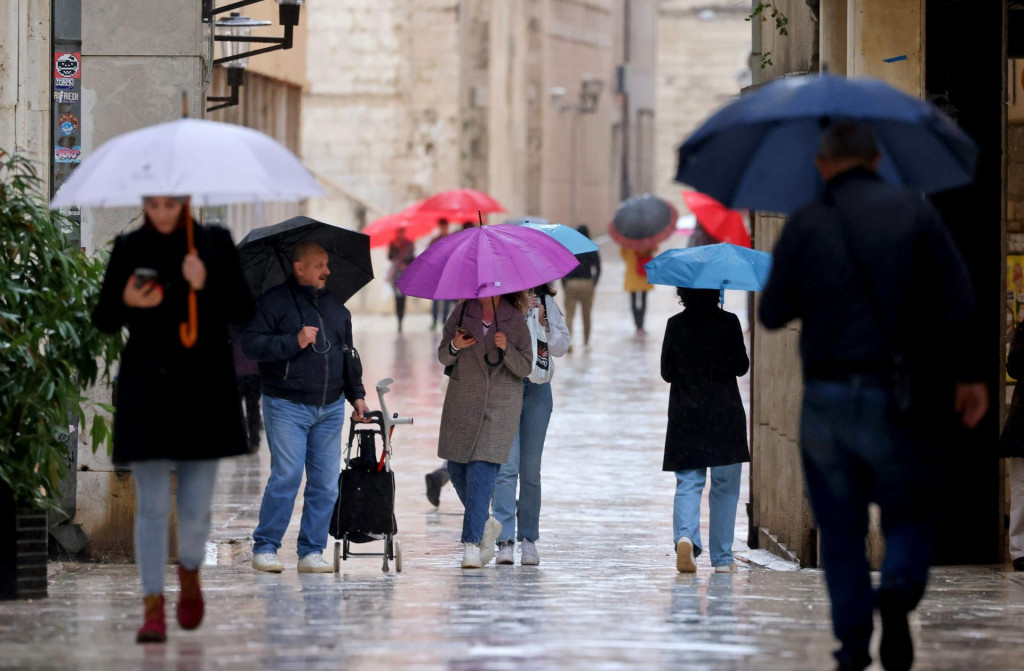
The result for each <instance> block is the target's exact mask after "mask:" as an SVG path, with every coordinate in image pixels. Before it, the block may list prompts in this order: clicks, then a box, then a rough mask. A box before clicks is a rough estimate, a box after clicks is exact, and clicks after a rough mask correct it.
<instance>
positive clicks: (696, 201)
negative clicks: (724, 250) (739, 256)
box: [683, 191, 750, 247]
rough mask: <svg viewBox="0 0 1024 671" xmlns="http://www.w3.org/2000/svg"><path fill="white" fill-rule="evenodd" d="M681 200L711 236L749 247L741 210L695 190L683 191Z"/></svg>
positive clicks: (748, 236) (748, 237)
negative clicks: (738, 210) (731, 207)
mask: <svg viewBox="0 0 1024 671" xmlns="http://www.w3.org/2000/svg"><path fill="white" fill-rule="evenodd" d="M683 200H684V201H685V202H686V206H687V207H688V208H690V212H693V216H695V217H697V221H699V222H700V225H701V226H703V227H704V230H705V231H707V232H708V234H710V235H711V237H713V238H714V239H716V240H719V241H720V242H729V243H732V244H734V245H737V246H739V247H750V233H749V232H748V231H747V227H746V225H744V223H743V213H742V212H737V211H736V210H730V209H729V208H728V207H726V206H725V205H722V204H721V203H719V202H718V201H717V200H715V199H714V198H712V197H711V196H708V195H706V194H703V193H700V192H697V191H684V192H683Z"/></svg>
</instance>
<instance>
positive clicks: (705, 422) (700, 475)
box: [661, 288, 750, 573]
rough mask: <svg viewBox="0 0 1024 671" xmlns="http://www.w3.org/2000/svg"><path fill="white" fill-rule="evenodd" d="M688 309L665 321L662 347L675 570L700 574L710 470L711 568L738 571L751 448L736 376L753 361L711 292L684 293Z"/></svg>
mask: <svg viewBox="0 0 1024 671" xmlns="http://www.w3.org/2000/svg"><path fill="white" fill-rule="evenodd" d="M678 293H679V298H680V299H681V300H682V303H683V305H684V306H685V308H686V309H685V310H683V311H682V312H681V313H679V314H678V315H676V316H675V317H672V318H671V319H669V320H668V326H667V327H666V329H665V342H664V345H663V346H662V350H661V377H662V378H663V379H664V380H665V382H668V383H669V384H671V385H672V387H671V391H670V392H669V405H668V431H667V433H666V435H665V460H664V463H663V465H662V470H665V471H674V472H675V474H676V496H675V507H674V514H673V536H674V541H675V546H676V568H677V569H678V570H679V571H680V572H683V573H693V572H695V571H696V570H697V565H696V561H695V558H696V557H698V556H700V554H701V552H702V551H703V545H702V544H701V538H700V502H701V495H702V493H703V491H704V486H705V484H706V483H707V472H708V469H711V492H710V506H711V529H710V538H709V539H708V541H709V546H710V550H711V565H712V566H714V567H715V571H716V572H720V573H731V572H733V571H735V569H736V564H735V562H734V560H733V554H732V542H733V534H734V530H735V527H736V506H737V504H738V503H739V496H740V478H741V472H742V469H743V466H742V464H743V462H745V461H750V452H749V451H748V450H747V422H746V413H745V412H744V410H743V401H742V399H741V398H740V389H739V384H738V383H737V382H736V378H737V377H740V376H742V375H745V374H746V373H747V370H748V369H749V368H750V359H749V358H748V357H747V350H746V346H745V345H744V343H743V328H742V327H741V326H740V321H739V319H737V318H736V315H734V314H732V313H731V312H726V311H725V310H722V309H720V308H719V307H718V297H719V292H718V291H717V290H714V289H711V290H709V289H682V288H681V289H679V290H678Z"/></svg>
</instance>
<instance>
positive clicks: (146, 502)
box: [132, 459, 217, 596]
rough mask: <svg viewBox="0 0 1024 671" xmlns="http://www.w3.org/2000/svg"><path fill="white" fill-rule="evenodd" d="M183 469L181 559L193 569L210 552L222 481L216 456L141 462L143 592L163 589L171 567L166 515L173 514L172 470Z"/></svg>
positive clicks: (138, 538) (138, 524)
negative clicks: (215, 496) (216, 498)
mask: <svg viewBox="0 0 1024 671" xmlns="http://www.w3.org/2000/svg"><path fill="white" fill-rule="evenodd" d="M172 468H173V469H176V470H177V473H178V496H177V503H178V510H177V515H178V563H179V564H181V565H182V566H183V567H184V568H186V569H188V570H189V571H194V570H196V569H197V568H199V565H200V564H202V563H203V558H204V557H205V556H206V541H207V540H209V538H210V503H211V501H212V500H213V487H214V484H215V483H216V481H217V460H216V459H212V460H208V461H207V460H204V461H167V460H164V459H158V460H153V461H136V462H133V463H132V473H133V475H134V477H135V499H136V505H135V563H136V564H137V565H138V567H139V577H140V578H142V595H143V596H149V595H150V594H161V593H163V591H164V570H165V569H166V567H167V517H168V515H170V512H171V469H172Z"/></svg>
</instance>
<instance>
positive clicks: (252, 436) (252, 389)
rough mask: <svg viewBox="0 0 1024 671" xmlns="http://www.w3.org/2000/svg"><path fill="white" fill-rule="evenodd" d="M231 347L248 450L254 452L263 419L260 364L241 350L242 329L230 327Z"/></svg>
mask: <svg viewBox="0 0 1024 671" xmlns="http://www.w3.org/2000/svg"><path fill="white" fill-rule="evenodd" d="M231 348H232V353H233V355H234V359H235V376H236V377H237V378H238V395H239V396H240V397H241V402H242V412H243V415H244V416H245V433H246V438H247V440H248V441H249V451H250V452H256V451H257V450H259V447H260V431H261V430H262V428H263V419H262V418H261V417H260V396H262V395H263V383H262V382H260V366H259V364H258V363H257V362H256V361H254V360H253V359H250V358H249V357H248V356H246V354H245V352H244V351H242V329H240V328H232V329H231Z"/></svg>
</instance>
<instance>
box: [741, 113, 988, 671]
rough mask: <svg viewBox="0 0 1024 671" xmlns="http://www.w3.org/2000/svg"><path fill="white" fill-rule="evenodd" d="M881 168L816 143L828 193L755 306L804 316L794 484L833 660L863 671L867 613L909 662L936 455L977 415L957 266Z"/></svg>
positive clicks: (864, 135) (893, 662)
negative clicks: (871, 539)
mask: <svg viewBox="0 0 1024 671" xmlns="http://www.w3.org/2000/svg"><path fill="white" fill-rule="evenodd" d="M880 160H881V154H880V153H879V150H878V144H877V140H876V138H875V133H874V130H873V129H872V128H871V126H869V125H866V124H864V123H861V122H850V121H839V122H834V123H833V124H832V125H830V126H828V127H827V128H826V129H825V130H824V131H823V132H822V134H821V138H820V145H819V149H818V156H817V159H816V163H817V166H818V170H819V171H820V173H821V175H822V177H823V178H824V179H825V182H826V187H825V193H824V196H823V197H822V198H821V199H820V200H817V201H813V202H811V203H809V204H808V205H806V206H804V207H803V208H801V209H800V210H798V211H797V212H796V213H795V214H794V215H793V216H792V217H791V218H790V220H789V222H788V223H787V224H786V226H785V228H784V229H783V231H782V235H781V236H780V238H779V241H778V243H777V244H776V246H775V256H774V263H773V265H772V271H771V276H770V278H769V280H768V285H767V286H766V287H765V291H764V295H763V297H762V301H761V321H762V322H763V323H764V325H765V326H766V327H767V328H769V329H780V328H783V327H784V326H785V325H786V324H788V323H789V322H791V321H793V320H797V319H799V320H801V325H802V330H801V336H800V354H801V358H802V359H803V373H804V381H805V385H804V398H803V415H802V418H801V426H800V450H801V455H802V459H803V466H804V475H805V477H806V479H807V493H808V495H809V498H810V501H811V507H812V509H813V510H814V516H815V520H816V521H817V524H818V528H819V530H820V536H819V540H820V543H821V560H822V564H823V566H824V569H825V581H826V584H827V586H828V592H829V597H830V598H831V600H832V623H833V631H834V633H835V636H836V638H837V639H839V642H840V645H841V648H840V649H839V650H838V651H837V652H836V653H835V655H836V659H837V660H838V662H839V667H840V669H844V670H845V669H854V670H858V671H859V670H860V669H864V668H867V667H868V666H869V665H870V664H871V655H870V653H869V644H870V642H871V633H872V629H873V611H874V609H875V608H876V607H877V608H878V610H879V611H880V613H881V619H882V643H881V646H880V648H879V654H880V656H881V660H882V665H883V666H884V667H885V668H886V670H887V671H894V670H895V671H899V670H906V669H909V668H910V667H911V666H912V665H913V659H914V649H913V640H912V639H911V635H910V629H909V626H908V623H907V616H908V614H909V613H910V612H911V611H913V610H914V609H915V608H916V607H917V604H918V603H919V602H920V600H921V597H922V596H923V595H924V590H925V585H926V583H927V581H928V567H929V564H930V562H931V548H932V540H933V536H934V532H935V526H934V525H935V522H936V520H935V519H934V505H933V497H934V496H935V495H936V493H937V492H936V484H937V476H936V473H935V469H934V465H935V451H934V449H935V445H934V443H935V442H936V441H937V440H939V439H941V438H940V436H941V434H943V433H947V434H948V433H949V430H950V423H951V421H952V419H954V417H953V413H954V411H956V412H957V413H959V414H960V415H961V421H962V423H963V424H964V425H965V426H967V427H973V426H975V425H977V423H978V422H980V421H981V419H982V417H983V416H984V415H985V413H986V411H987V409H988V392H987V388H986V387H985V385H984V384H983V383H980V382H977V381H978V380H981V379H982V376H983V371H984V361H983V360H981V361H979V360H978V359H979V357H978V356H977V355H976V354H975V353H976V352H979V351H984V348H983V347H981V346H978V345H977V344H976V343H975V342H974V340H975V338H974V335H973V323H972V320H973V318H974V310H975V303H974V292H973V290H972V288H971V284H970V280H969V278H968V275H967V269H966V267H965V265H964V262H963V259H962V258H961V256H960V253H959V251H957V249H956V247H955V245H954V244H953V240H952V238H951V236H950V235H949V232H948V231H947V230H946V228H945V226H944V225H943V223H942V220H941V217H940V216H939V213H938V212H937V211H936V210H935V208H934V207H932V205H931V203H930V202H929V201H928V199H927V198H925V197H924V196H923V195H922V194H921V193H920V192H917V191H913V190H911V189H906V188H902V187H898V186H894V185H891V184H888V183H886V182H884V181H883V180H882V179H881V178H880V177H879V176H878V174H877V169H878V165H879V161H880ZM921 324H928V335H927V337H926V338H922V337H921V331H920V326H921ZM870 502H875V503H877V504H878V506H879V508H880V509H881V513H882V535H883V537H884V540H885V561H884V563H883V565H882V576H881V582H880V584H879V587H878V590H877V592H876V591H874V590H873V589H872V585H871V573H870V570H869V568H870V567H869V565H868V559H867V553H866V548H865V537H866V536H867V531H868V504H869V503H870Z"/></svg>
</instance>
